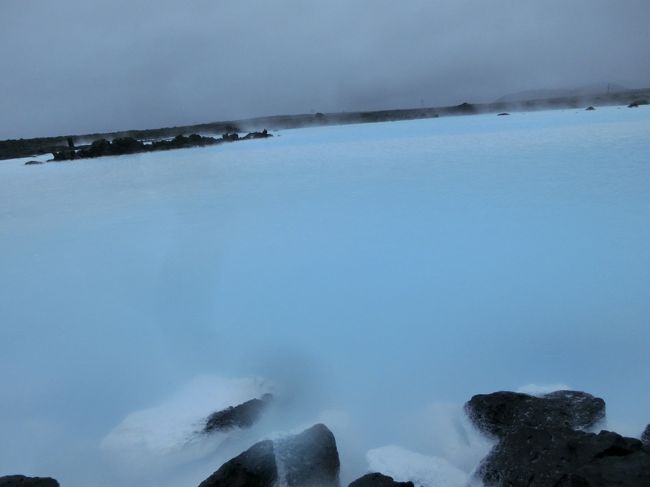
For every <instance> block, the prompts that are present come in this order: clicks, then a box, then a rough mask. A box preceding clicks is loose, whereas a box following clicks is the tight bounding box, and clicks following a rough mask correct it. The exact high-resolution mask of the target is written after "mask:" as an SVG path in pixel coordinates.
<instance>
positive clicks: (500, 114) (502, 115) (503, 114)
mask: <svg viewBox="0 0 650 487" xmlns="http://www.w3.org/2000/svg"><path fill="white" fill-rule="evenodd" d="M509 115H510V114H509V113H508V112H501V113H497V117H507V116H509Z"/></svg>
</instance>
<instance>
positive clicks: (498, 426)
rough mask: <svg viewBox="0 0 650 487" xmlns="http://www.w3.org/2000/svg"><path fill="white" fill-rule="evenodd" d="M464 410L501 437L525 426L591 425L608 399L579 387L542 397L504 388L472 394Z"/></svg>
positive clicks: (490, 433) (487, 431) (484, 429)
mask: <svg viewBox="0 0 650 487" xmlns="http://www.w3.org/2000/svg"><path fill="white" fill-rule="evenodd" d="M465 411H466V412H467V415H468V416H469V418H470V419H471V420H472V422H473V423H474V424H475V425H476V426H477V427H478V429H479V430H480V431H482V432H483V433H485V434H487V435H488V436H495V437H499V438H501V437H503V436H505V435H506V434H508V433H511V432H513V431H516V430H518V429H521V428H524V427H528V428H537V429H544V428H572V429H586V428H591V427H593V426H595V425H596V424H597V423H598V422H600V421H601V420H602V419H603V418H604V417H605V401H603V400H602V399H600V398H598V397H594V396H592V395H591V394H588V393H586V392H579V391H557V392H552V393H550V394H546V395H544V396H541V397H536V396H530V395H528V394H522V393H518V392H507V391H501V392H494V393H492V394H479V395H476V396H474V397H472V398H471V399H470V400H469V402H467V404H465Z"/></svg>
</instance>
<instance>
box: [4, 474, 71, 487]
mask: <svg viewBox="0 0 650 487" xmlns="http://www.w3.org/2000/svg"><path fill="white" fill-rule="evenodd" d="M0 487H59V483H58V482H57V481H56V480H54V479H53V478H51V477H25V476H24V475H7V476H5V477H0Z"/></svg>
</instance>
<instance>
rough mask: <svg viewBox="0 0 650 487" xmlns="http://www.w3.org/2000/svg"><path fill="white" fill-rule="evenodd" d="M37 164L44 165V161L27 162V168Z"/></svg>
mask: <svg viewBox="0 0 650 487" xmlns="http://www.w3.org/2000/svg"><path fill="white" fill-rule="evenodd" d="M36 164H43V161H27V162H26V163H25V166H35V165H36Z"/></svg>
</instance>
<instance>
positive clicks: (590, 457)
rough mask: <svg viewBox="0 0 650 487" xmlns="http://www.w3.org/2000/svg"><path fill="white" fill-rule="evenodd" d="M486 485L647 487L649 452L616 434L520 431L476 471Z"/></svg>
mask: <svg viewBox="0 0 650 487" xmlns="http://www.w3.org/2000/svg"><path fill="white" fill-rule="evenodd" d="M478 475H479V476H480V477H481V478H482V480H483V482H484V483H485V484H486V485H504V486H520V485H521V486H527V487H548V486H558V487H592V486H593V487H596V486H608V485H611V486H614V485H616V486H620V487H639V486H644V485H648V486H650V453H649V452H648V451H647V450H645V449H644V448H643V446H642V444H641V442H640V441H639V440H636V439H633V438H624V437H622V436H620V435H618V434H616V433H611V432H609V431H601V432H600V433H598V434H595V433H586V432H584V431H576V430H572V429H570V428H564V429H555V430H554V429H535V428H527V427H524V428H521V429H519V430H517V431H515V432H513V433H510V434H508V435H506V436H505V437H504V438H503V439H502V440H501V442H500V443H499V444H498V445H497V446H496V447H494V449H493V450H492V451H491V452H490V454H489V455H488V456H487V458H486V459H485V460H484V461H483V463H482V465H481V466H480V467H479V469H478Z"/></svg>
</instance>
